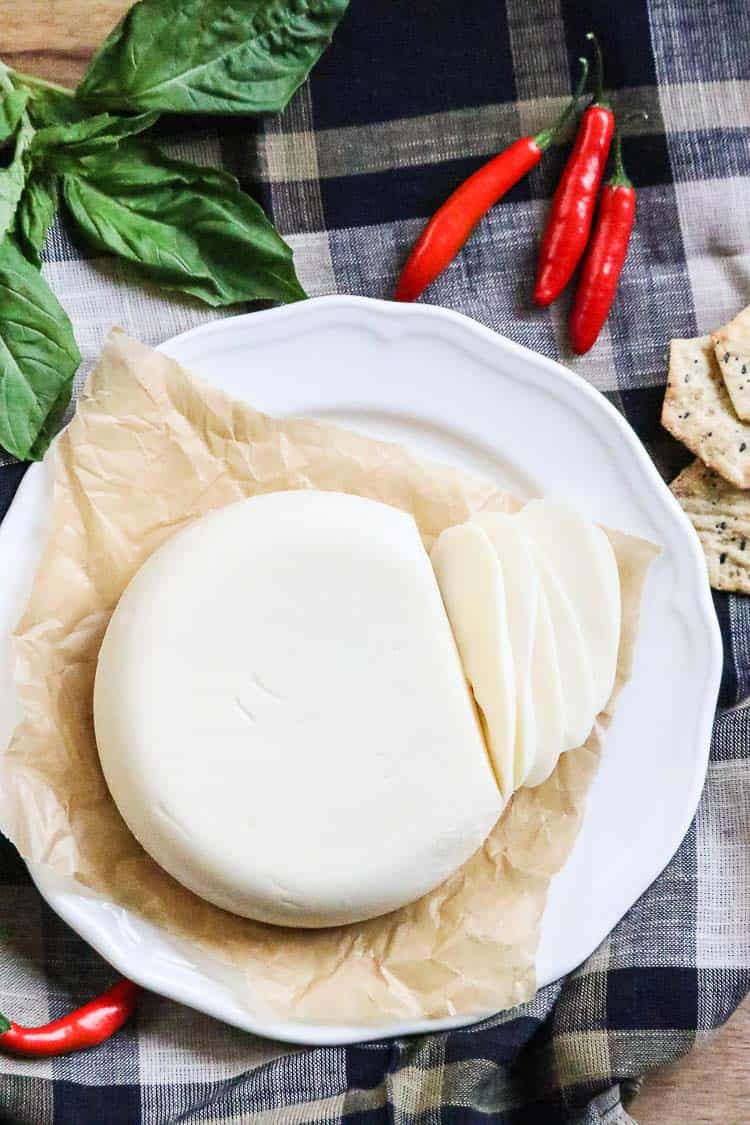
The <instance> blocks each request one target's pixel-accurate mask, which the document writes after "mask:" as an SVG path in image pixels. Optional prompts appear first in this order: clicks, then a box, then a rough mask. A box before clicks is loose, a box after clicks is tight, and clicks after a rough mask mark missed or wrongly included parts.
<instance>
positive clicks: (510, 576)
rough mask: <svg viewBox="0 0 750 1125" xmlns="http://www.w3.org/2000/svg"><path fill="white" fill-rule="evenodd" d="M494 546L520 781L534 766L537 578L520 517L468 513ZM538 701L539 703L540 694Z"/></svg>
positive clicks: (517, 779) (517, 780)
mask: <svg viewBox="0 0 750 1125" xmlns="http://www.w3.org/2000/svg"><path fill="white" fill-rule="evenodd" d="M473 522H474V523H477V524H478V525H479V527H481V528H482V530H483V531H485V532H486V534H487V537H488V539H489V540H490V542H491V543H492V546H493V547H494V548H495V551H496V553H497V557H498V559H499V561H500V566H501V567H502V571H503V581H504V585H505V604H506V610H507V615H508V631H509V633H510V647H511V650H512V652H513V672H514V676H515V685H516V741H515V747H516V751H515V753H516V757H515V768H514V778H513V780H514V784H515V786H516V787H518V786H519V785H523V783H524V781H525V780H526V778H527V777H528V774H529V771H530V770H531V769H532V768H533V766H534V761H535V758H536V754H537V730H536V725H537V724H536V714H535V708H534V701H533V698H532V679H531V676H532V655H533V651H534V639H535V636H536V631H537V606H538V602H539V577H538V575H537V570H536V566H535V565H534V551H533V546H532V545H531V543H530V542H529V541H528V538H527V536H526V535H525V534H524V532H523V529H522V527H521V525H520V523H519V521H518V520H517V519H516V518H515V517H514V516H509V515H507V514H506V513H504V512H486V513H481V514H478V515H476V516H474V517H473ZM538 703H539V704H541V705H542V706H544V704H545V700H544V698H541V699H539V700H538Z"/></svg>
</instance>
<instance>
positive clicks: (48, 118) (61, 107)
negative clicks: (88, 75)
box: [14, 74, 89, 129]
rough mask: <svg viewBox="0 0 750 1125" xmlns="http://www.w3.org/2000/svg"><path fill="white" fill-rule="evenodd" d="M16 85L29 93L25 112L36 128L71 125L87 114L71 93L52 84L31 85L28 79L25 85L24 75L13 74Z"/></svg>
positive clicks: (83, 118) (81, 119)
mask: <svg viewBox="0 0 750 1125" xmlns="http://www.w3.org/2000/svg"><path fill="white" fill-rule="evenodd" d="M14 79H15V82H16V85H17V87H18V88H19V89H23V90H25V91H26V92H27V93H28V95H29V100H28V104H27V107H26V109H27V112H28V115H29V117H30V118H31V123H32V125H33V126H34V127H35V128H36V129H45V128H47V127H49V126H53V125H72V124H73V123H74V122H76V121H84V120H85V119H86V118H87V117H88V116H89V111H88V110H87V109H86V108H85V107H84V106H81V105H79V104H78V102H77V101H76V100H75V99H74V97H73V95H72V93H70V94H69V93H66V92H65V90H58V89H57V88H56V87H54V86H48V85H42V86H37V85H32V84H31V82H30V80H29V84H28V85H26V84H25V82H24V75H21V74H16V75H14Z"/></svg>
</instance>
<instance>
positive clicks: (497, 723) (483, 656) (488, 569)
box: [431, 523, 516, 797]
mask: <svg viewBox="0 0 750 1125" xmlns="http://www.w3.org/2000/svg"><path fill="white" fill-rule="evenodd" d="M431 559H432V565H433V567H434V569H435V575H436V577H437V581H438V586H439V587H440V593H441V595H442V598H443V603H444V604H445V608H446V611H447V613H448V619H449V621H450V624H451V627H452V629H453V635H454V637H455V638H456V643H457V645H458V651H459V653H460V654H461V661H462V663H463V668H464V673H465V675H466V678H467V680H468V682H469V684H470V686H471V690H472V692H473V694H474V699H475V700H476V703H477V706H478V708H479V711H480V714H481V717H482V725H483V729H484V735H485V738H486V741H487V748H488V750H489V754H490V758H491V760H492V765H493V767H494V770H495V776H496V777H497V781H498V784H499V786H500V788H501V790H502V792H503V794H504V795H505V796H506V797H509V796H510V794H511V793H512V792H513V788H514V784H515V737H516V688H515V675H514V670H513V651H512V647H511V640H510V632H509V627H508V611H507V606H506V596H505V583H504V579H503V571H502V567H501V565H500V561H499V559H498V556H497V552H496V551H495V548H494V547H493V545H492V543H491V542H490V539H489V538H488V536H487V533H486V532H485V531H484V530H483V529H482V528H481V527H479V526H478V525H477V524H475V523H464V524H460V525H459V526H458V527H450V528H448V529H447V530H445V531H443V532H442V534H441V535H439V536H438V538H437V540H436V542H435V544H434V546H433V548H432V552H431Z"/></svg>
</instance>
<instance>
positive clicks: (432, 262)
mask: <svg viewBox="0 0 750 1125" xmlns="http://www.w3.org/2000/svg"><path fill="white" fill-rule="evenodd" d="M579 61H580V63H581V67H582V74H581V79H580V82H579V83H578V87H577V89H576V91H575V93H574V95H573V97H572V98H571V100H570V102H569V103H568V105H567V106H566V108H565V109H564V110H563V112H562V113H561V115H560V117H559V118H558V119H557V121H556V122H555V123H554V125H552V127H551V128H549V129H544V130H543V131H542V132H541V133H537V134H536V136H535V137H522V138H521V139H520V140H518V141H515V142H514V143H513V144H512V145H510V146H509V147H508V148H506V149H505V150H504V151H503V152H501V153H500V154H499V155H498V156H495V157H493V158H492V160H488V161H487V163H486V164H483V165H482V167H481V168H478V169H477V171H476V172H474V173H473V174H472V175H471V176H469V178H468V179H467V180H465V181H464V182H463V183H462V184H461V185H460V187H458V188H456V190H455V191H454V192H453V194H452V195H450V196H449V197H448V199H446V201H445V203H443V205H442V206H441V207H440V208H439V209H438V210H437V211H436V212H435V214H434V215H433V216H432V218H431V219H430V221H429V222H428V223H427V226H426V227H425V228H424V230H423V231H422V233H421V235H420V236H419V238H418V239H417V242H416V244H415V246H414V249H413V250H412V252H411V254H410V255H409V258H408V260H407V262H406V265H405V266H404V268H403V271H402V273H401V276H400V278H399V282H398V287H397V289H396V300H397V301H414V300H416V298H417V297H418V296H419V295H420V293H422V291H423V290H424V289H426V288H427V286H428V285H430V284H431V282H433V281H434V280H435V278H436V277H437V276H438V274H440V273H442V272H443V270H444V269H445V268H446V266H448V265H449V264H450V262H452V261H453V259H454V258H455V256H456V254H457V253H458V252H459V250H460V249H461V248H462V246H464V244H465V243H466V242H467V240H468V238H469V236H470V235H471V233H472V231H473V230H474V227H475V226H476V225H477V223H478V222H479V220H480V219H481V218H482V216H483V215H485V214H486V213H487V211H489V209H490V207H492V206H493V204H495V203H497V201H498V200H499V199H500V198H502V196H503V195H505V193H506V192H507V191H509V190H510V189H511V188H512V187H513V185H514V184H517V183H518V181H519V180H520V179H522V178H523V177H524V176H525V175H526V173H527V172H530V171H531V169H532V168H533V167H535V165H537V164H538V163H539V161H540V160H541V159H542V153H543V152H544V150H545V149H547V148H549V146H550V144H551V143H552V141H553V140H554V138H555V136H556V135H557V133H559V131H560V130H561V129H562V128H563V126H564V125H565V123H566V122H567V120H568V118H569V117H570V115H571V114H572V113H573V112H574V110H575V107H576V105H577V103H578V99H579V97H580V96H581V93H582V91H583V87H584V85H585V83H586V76H587V74H588V62H587V61H586V59H580V60H579Z"/></svg>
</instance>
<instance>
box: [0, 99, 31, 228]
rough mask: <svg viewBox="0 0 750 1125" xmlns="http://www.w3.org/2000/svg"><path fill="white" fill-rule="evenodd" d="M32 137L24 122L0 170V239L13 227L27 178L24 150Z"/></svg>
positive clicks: (28, 127) (29, 128)
mask: <svg viewBox="0 0 750 1125" xmlns="http://www.w3.org/2000/svg"><path fill="white" fill-rule="evenodd" d="M33 136H34V130H33V128H32V126H31V125H30V124H29V123H28V120H26V121H24V122H23V124H22V125H21V128H20V129H19V130H18V133H17V134H16V148H15V153H14V155H13V159H12V160H11V162H10V164H9V165H8V166H7V167H6V168H0V239H2V238H4V237H5V234H6V232H7V231H9V230H10V228H11V227H12V226H13V222H14V220H15V215H16V208H17V207H18V201H19V200H20V198H21V195H22V193H23V188H24V184H25V183H26V176H27V162H26V155H25V154H26V150H27V148H28V147H29V144H30V143H31V139H32V137H33Z"/></svg>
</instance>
